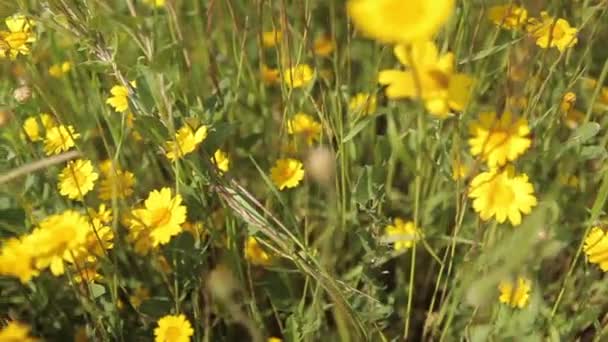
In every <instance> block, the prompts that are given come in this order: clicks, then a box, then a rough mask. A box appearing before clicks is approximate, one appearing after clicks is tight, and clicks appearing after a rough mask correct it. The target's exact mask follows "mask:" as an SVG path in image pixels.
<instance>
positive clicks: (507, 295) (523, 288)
mask: <svg viewBox="0 0 608 342" xmlns="http://www.w3.org/2000/svg"><path fill="white" fill-rule="evenodd" d="M531 289H532V282H531V281H530V280H529V279H526V278H524V277H517V283H515V282H513V281H501V282H500V284H499V285H498V290H499V291H500V297H498V300H499V301H500V302H501V303H504V304H507V305H509V306H511V307H513V308H519V309H523V308H524V307H525V306H526V305H527V304H528V301H529V298H530V290H531Z"/></svg>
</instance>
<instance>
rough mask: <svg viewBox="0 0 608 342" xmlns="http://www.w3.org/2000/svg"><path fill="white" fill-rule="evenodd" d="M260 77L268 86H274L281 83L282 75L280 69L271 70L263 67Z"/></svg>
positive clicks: (265, 66)
mask: <svg viewBox="0 0 608 342" xmlns="http://www.w3.org/2000/svg"><path fill="white" fill-rule="evenodd" d="M260 76H261V77H262V82H264V84H266V85H272V84H276V83H279V81H280V80H281V75H280V72H279V69H276V68H269V67H268V66H267V65H265V64H264V65H262V70H261V71H260Z"/></svg>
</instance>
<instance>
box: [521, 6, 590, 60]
mask: <svg viewBox="0 0 608 342" xmlns="http://www.w3.org/2000/svg"><path fill="white" fill-rule="evenodd" d="M540 16H541V17H540V19H536V18H534V19H531V20H530V21H529V23H528V27H527V30H528V33H530V34H531V35H532V36H533V37H534V38H535V39H536V45H538V46H540V47H542V48H544V49H548V48H551V47H555V48H557V49H558V50H559V51H560V52H564V51H566V50H567V49H568V48H571V47H573V46H574V45H576V43H577V42H578V38H577V33H578V30H577V29H576V28H575V27H571V26H570V23H568V21H567V20H566V19H563V18H557V19H556V18H554V17H551V16H550V15H549V14H548V13H547V12H545V11H543V12H541V13H540Z"/></svg>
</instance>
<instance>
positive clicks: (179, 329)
mask: <svg viewBox="0 0 608 342" xmlns="http://www.w3.org/2000/svg"><path fill="white" fill-rule="evenodd" d="M193 334H194V330H193V329H192V325H190V322H189V321H188V319H186V316H184V315H181V314H180V315H168V316H164V317H162V318H161V319H159V320H158V327H157V328H156V329H154V342H189V341H190V337H191V336H192V335H193Z"/></svg>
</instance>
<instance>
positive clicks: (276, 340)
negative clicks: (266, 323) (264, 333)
mask: <svg viewBox="0 0 608 342" xmlns="http://www.w3.org/2000/svg"><path fill="white" fill-rule="evenodd" d="M266 342H283V340H282V339H280V338H278V337H269V338H268V340H266Z"/></svg>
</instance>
